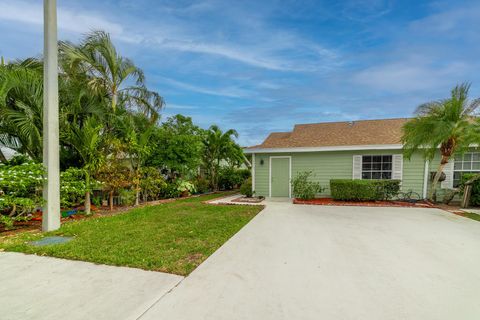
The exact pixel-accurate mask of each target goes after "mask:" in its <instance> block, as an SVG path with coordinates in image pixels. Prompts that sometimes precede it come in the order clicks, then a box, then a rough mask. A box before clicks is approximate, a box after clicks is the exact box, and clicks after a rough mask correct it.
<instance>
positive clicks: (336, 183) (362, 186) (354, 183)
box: [330, 179, 400, 201]
mask: <svg viewBox="0 0 480 320" xmlns="http://www.w3.org/2000/svg"><path fill="white" fill-rule="evenodd" d="M399 191H400V180H349V179H332V180H330V194H331V196H332V198H333V199H334V200H343V201H375V200H388V199H391V198H393V197H394V196H395V195H397V193H398V192H399Z"/></svg>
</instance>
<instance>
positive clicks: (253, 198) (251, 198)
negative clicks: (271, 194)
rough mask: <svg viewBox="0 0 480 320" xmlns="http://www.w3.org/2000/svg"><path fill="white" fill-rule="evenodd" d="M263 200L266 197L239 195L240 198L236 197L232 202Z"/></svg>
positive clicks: (256, 201)
mask: <svg viewBox="0 0 480 320" xmlns="http://www.w3.org/2000/svg"><path fill="white" fill-rule="evenodd" d="M263 200H265V198H255V197H250V198H247V197H239V198H235V199H233V200H232V202H243V203H260V202H262V201H263Z"/></svg>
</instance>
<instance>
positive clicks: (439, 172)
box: [428, 155, 449, 201]
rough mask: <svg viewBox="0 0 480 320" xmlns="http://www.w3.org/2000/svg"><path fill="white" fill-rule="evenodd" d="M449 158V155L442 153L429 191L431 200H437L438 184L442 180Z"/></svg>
mask: <svg viewBox="0 0 480 320" xmlns="http://www.w3.org/2000/svg"><path fill="white" fill-rule="evenodd" d="M448 159H449V157H448V156H446V155H442V160H441V161H440V164H439V166H438V169H437V172H436V173H435V176H434V178H433V182H432V186H431V188H430V191H429V193H428V200H430V201H434V200H436V199H435V196H436V192H437V184H438V181H439V180H440V177H441V176H442V172H443V169H444V168H445V166H446V165H447V163H448Z"/></svg>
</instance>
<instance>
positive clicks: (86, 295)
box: [0, 252, 183, 320]
mask: <svg viewBox="0 0 480 320" xmlns="http://www.w3.org/2000/svg"><path fill="white" fill-rule="evenodd" d="M182 279H183V277H180V276H176V275H171V274H166V273H160V272H150V271H143V270H140V269H133V268H122V267H111V266H105V265H95V264H93V263H88V262H80V261H70V260H64V259H56V258H48V257H39V256H34V255H24V254H21V253H9V252H2V253H0V319H2V320H13V319H15V320H16V319H19V320H20V319H21V320H26V319H32V320H33V319H35V320H41V319H48V320H57V319H69V320H74V319H79V320H80V319H82V320H83V319H95V320H99V319H112V320H113V319H132V320H133V319H137V318H138V317H139V316H140V315H141V314H142V313H143V312H144V311H145V310H147V309H148V308H149V307H150V306H151V305H152V304H154V303H155V302H156V301H157V300H158V299H160V298H161V297H162V296H163V295H165V294H166V293H167V292H168V291H169V290H171V289H172V288H173V287H174V286H175V285H177V284H178V283H179V282H180V281H181V280H182Z"/></svg>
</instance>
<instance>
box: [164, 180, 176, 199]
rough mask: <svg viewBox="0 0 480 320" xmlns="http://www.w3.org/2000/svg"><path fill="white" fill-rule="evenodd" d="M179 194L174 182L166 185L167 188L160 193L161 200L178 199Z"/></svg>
mask: <svg viewBox="0 0 480 320" xmlns="http://www.w3.org/2000/svg"><path fill="white" fill-rule="evenodd" d="M180 194H181V192H180V191H179V190H178V185H177V183H176V182H175V181H173V182H169V183H167V187H166V188H165V189H164V190H163V192H162V198H165V199H170V198H178V197H180Z"/></svg>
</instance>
